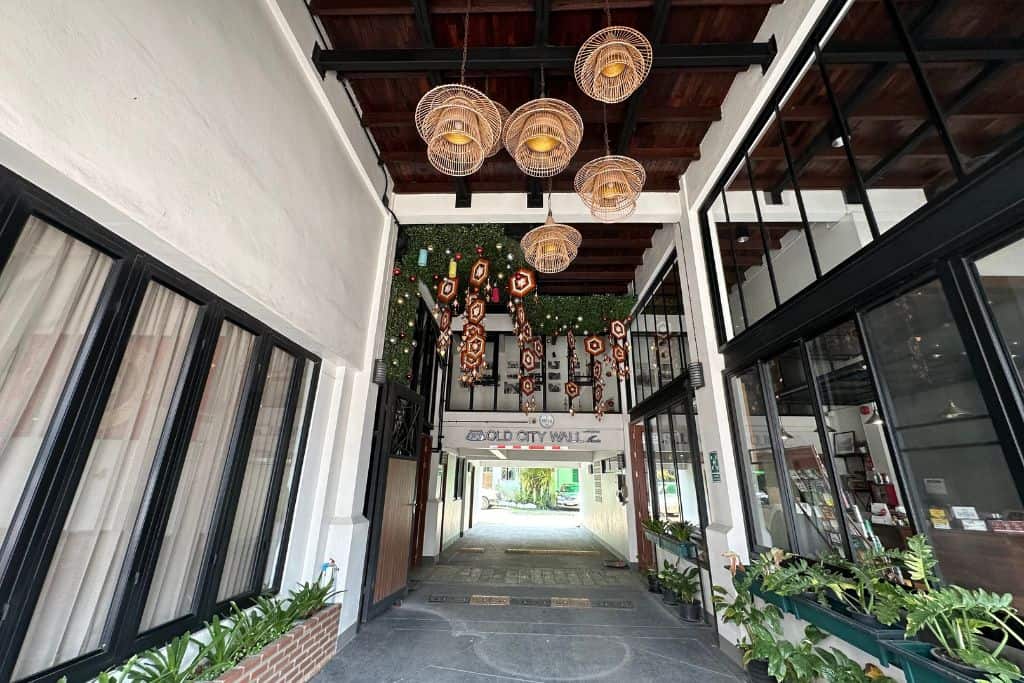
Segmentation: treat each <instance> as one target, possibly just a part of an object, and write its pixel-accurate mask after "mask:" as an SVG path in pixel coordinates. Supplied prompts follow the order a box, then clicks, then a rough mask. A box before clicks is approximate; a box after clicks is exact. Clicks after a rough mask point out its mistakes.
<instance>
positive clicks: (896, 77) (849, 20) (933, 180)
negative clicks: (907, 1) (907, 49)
mask: <svg viewBox="0 0 1024 683" xmlns="http://www.w3.org/2000/svg"><path fill="white" fill-rule="evenodd" d="M911 4H914V5H915V10H917V9H919V8H920V7H921V5H919V4H918V3H911ZM952 4H955V5H963V4H970V3H952ZM910 19H911V20H910V21H909V22H908V21H906V19H905V23H907V29H908V30H909V31H910V33H911V34H912V35H914V34H915V33H919V27H920V26H923V25H924V24H922V23H921V22H922V21H923V20H924V19H925V17H924V16H923V15H922V16H917V17H912V18H910ZM879 43H885V44H889V45H892V46H893V48H894V51H895V52H896V53H900V52H901V50H899V48H898V46H899V41H898V38H897V32H896V30H895V27H894V26H893V24H892V22H891V21H890V19H889V15H888V13H887V12H886V8H885V3H880V2H874V1H873V0H855V2H854V3H853V5H852V6H851V7H850V9H849V11H848V12H847V14H846V16H845V17H844V18H843V19H842V20H841V21H840V23H839V25H838V27H837V28H836V30H835V32H834V34H833V35H832V37H831V39H830V41H829V44H827V45H825V46H824V47H823V50H824V52H825V53H826V54H828V51H829V45H832V44H835V45H839V44H842V45H843V47H844V50H845V51H846V52H847V53H849V52H850V51H852V50H853V49H856V48H858V47H862V48H869V46H872V45H873V46H877V45H878V44H879ZM901 57H902V55H901ZM837 61H838V60H830V61H828V72H829V78H830V80H831V81H832V84H833V88H834V90H835V93H836V97H837V99H838V100H839V102H840V103H841V109H842V111H843V113H844V114H845V115H846V117H847V124H848V127H849V130H850V148H851V150H852V152H853V155H854V159H855V160H856V163H857V168H858V169H860V173H861V177H862V178H863V180H864V185H865V187H866V188H867V190H868V198H869V200H870V202H871V208H872V209H873V210H874V212H875V218H876V219H877V221H878V229H879V232H885V231H886V230H888V229H889V228H890V227H892V226H893V225H896V224H897V223H899V222H900V221H901V220H903V219H904V218H905V217H906V216H908V215H910V213H912V212H913V211H914V210H915V209H917V208H918V207H920V206H923V205H924V204H927V203H928V202H929V201H931V199H933V198H934V197H935V196H937V195H938V194H939V193H940V192H941V191H942V190H944V189H946V188H948V187H949V186H950V185H952V184H953V183H954V182H955V181H956V175H955V174H954V172H953V166H952V164H951V163H950V160H949V157H948V155H947V153H946V149H945V147H944V146H943V145H942V142H941V140H940V139H939V136H938V132H937V130H936V128H935V126H934V125H932V123H931V119H930V115H929V111H928V107H927V105H926V104H925V99H924V96H923V95H922V93H921V90H920V89H919V88H918V85H917V81H916V79H915V78H914V74H913V73H912V71H911V69H910V65H909V64H908V63H907V61H906V60H905V59H902V58H901V59H900V60H899V61H894V62H891V63H888V64H877V63H857V60H856V57H849V58H844V59H843V60H841V61H842V62H843V63H836V62H837Z"/></svg>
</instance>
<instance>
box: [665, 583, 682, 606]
mask: <svg viewBox="0 0 1024 683" xmlns="http://www.w3.org/2000/svg"><path fill="white" fill-rule="evenodd" d="M661 600H662V602H664V603H665V604H666V605H675V604H677V603H678V602H679V598H678V597H677V596H676V592H675V591H673V590H671V589H668V588H665V587H664V586H662V587H661Z"/></svg>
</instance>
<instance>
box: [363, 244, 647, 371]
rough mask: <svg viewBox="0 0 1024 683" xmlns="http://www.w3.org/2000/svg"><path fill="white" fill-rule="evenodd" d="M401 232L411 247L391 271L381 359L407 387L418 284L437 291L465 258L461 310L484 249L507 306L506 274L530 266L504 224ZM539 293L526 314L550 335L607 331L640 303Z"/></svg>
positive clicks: (539, 331) (529, 299)
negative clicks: (423, 259)
mask: <svg viewBox="0 0 1024 683" xmlns="http://www.w3.org/2000/svg"><path fill="white" fill-rule="evenodd" d="M403 231H404V236H405V237H406V238H407V244H406V248H405V252H404V254H403V255H402V257H401V259H399V260H397V261H396V263H395V268H397V270H398V273H397V274H394V271H392V273H393V275H392V278H391V293H390V299H389V302H388V317H387V325H386V334H385V337H384V354H383V359H384V362H385V364H386V365H387V370H388V379H390V380H392V381H395V382H401V383H403V384H408V382H409V379H408V375H409V372H410V370H411V367H412V358H413V354H414V352H415V347H414V345H413V331H414V329H415V325H416V312H417V309H418V307H419V304H420V296H421V292H420V283H422V284H423V285H424V286H425V287H426V288H427V289H428V290H429V291H430V292H434V291H435V289H436V287H437V282H436V281H435V279H434V277H435V276H437V277H438V278H443V277H445V276H447V275H448V263H449V261H450V260H451V259H452V258H454V257H455V255H456V254H461V255H462V258H461V260H459V261H457V263H456V268H457V271H458V276H459V305H460V307H461V305H462V304H463V303H464V301H465V298H464V297H465V286H466V275H467V273H468V272H469V269H470V268H472V266H473V262H474V261H476V259H477V258H480V255H479V254H478V253H477V248H480V249H482V251H483V257H484V258H487V259H489V260H490V261H491V282H492V283H493V284H494V285H496V286H498V287H500V288H501V289H502V296H501V300H502V302H506V301H507V300H508V299H507V296H506V294H505V291H504V290H505V286H506V284H507V283H508V276H509V275H510V274H511V273H513V272H514V271H515V270H517V269H518V268H525V267H529V266H528V264H527V263H526V259H525V258H524V256H523V251H522V249H520V247H519V242H518V240H516V239H513V238H510V237H507V236H506V235H505V232H504V228H503V227H502V226H501V225H491V224H476V225H415V226H410V227H406V228H403ZM420 249H427V250H428V254H427V265H426V266H420V265H419V264H418V259H419V253H420ZM537 294H538V295H537V296H534V295H530V296H529V297H527V299H526V309H527V315H528V317H529V320H530V323H531V325H532V326H533V328H534V331H535V332H536V333H537V334H544V335H548V336H551V335H555V334H558V333H559V332H560V331H564V330H565V329H567V328H566V327H565V326H566V324H568V322H569V321H572V324H573V325H575V328H576V330H577V331H579V332H583V331H584V330H586V331H590V332H599V331H603V330H604V329H605V328H606V327H607V325H608V320H611V319H613V318H624V317H625V316H627V315H629V312H630V310H632V308H633V305H634V304H635V303H636V298H635V297H633V296H613V295H608V296H604V295H602V296H545V295H544V292H543V287H539V288H538V293H537ZM549 313H550V314H551V316H552V317H551V318H550V319H549V318H548V317H547V315H548V314H549ZM555 316H558V319H557V320H556V319H555ZM579 318H582V319H583V320H582V321H579V320H578V319H579ZM430 352H431V353H433V352H434V350H433V349H431V350H430ZM449 353H452V351H451V350H450V351H449Z"/></svg>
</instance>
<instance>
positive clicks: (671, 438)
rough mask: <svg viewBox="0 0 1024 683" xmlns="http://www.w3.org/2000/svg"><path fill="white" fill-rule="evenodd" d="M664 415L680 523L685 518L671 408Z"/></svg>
mask: <svg viewBox="0 0 1024 683" xmlns="http://www.w3.org/2000/svg"><path fill="white" fill-rule="evenodd" d="M665 415H666V416H667V417H668V436H669V443H671V444H672V466H673V467H674V468H675V471H674V472H673V473H672V474H673V475H674V476H675V480H676V502H677V503H678V504H679V519H680V521H682V520H683V519H685V517H683V487H682V484H681V482H680V481H679V448H678V446H677V445H676V421H675V418H674V417H673V415H672V408H669V409H668V410H667V411H666V412H665Z"/></svg>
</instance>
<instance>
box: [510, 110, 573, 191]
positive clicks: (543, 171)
mask: <svg viewBox="0 0 1024 683" xmlns="http://www.w3.org/2000/svg"><path fill="white" fill-rule="evenodd" d="M582 139H583V119H582V118H580V114H579V112H577V111H576V110H575V109H573V107H572V105H570V104H569V103H567V102H563V101H562V100H556V99H553V98H550V97H542V98H540V99H536V100H531V101H529V102H527V103H526V104H524V105H523V106H521V107H519V108H518V109H516V110H515V111H514V112H512V115H511V116H509V118H508V121H507V123H506V124H505V149H507V150H508V153H509V154H511V155H512V158H513V159H515V160H516V164H517V165H518V166H519V170H521V171H522V172H523V173H525V174H526V175H529V176H533V177H534V178H549V177H551V176H553V175H557V174H558V173H561V172H562V171H564V170H565V167H566V166H568V165H569V162H570V161H571V160H572V155H573V154H575V153H576V150H577V149H579V146H580V140H582Z"/></svg>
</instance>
